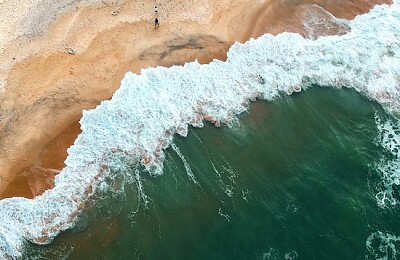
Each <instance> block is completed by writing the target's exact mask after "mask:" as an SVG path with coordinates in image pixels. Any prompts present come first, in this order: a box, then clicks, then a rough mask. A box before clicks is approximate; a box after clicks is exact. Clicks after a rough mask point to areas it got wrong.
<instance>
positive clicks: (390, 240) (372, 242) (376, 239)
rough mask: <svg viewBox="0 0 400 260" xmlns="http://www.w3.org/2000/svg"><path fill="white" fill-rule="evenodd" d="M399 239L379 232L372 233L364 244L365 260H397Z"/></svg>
mask: <svg viewBox="0 0 400 260" xmlns="http://www.w3.org/2000/svg"><path fill="white" fill-rule="evenodd" d="M399 246H400V237H398V236H395V235H393V234H389V233H384V232H381V231H378V232H375V233H372V234H371V235H370V236H369V237H368V239H367V242H366V247H367V256H366V258H365V259H397V257H399V256H400V252H398V251H397V250H398V249H399Z"/></svg>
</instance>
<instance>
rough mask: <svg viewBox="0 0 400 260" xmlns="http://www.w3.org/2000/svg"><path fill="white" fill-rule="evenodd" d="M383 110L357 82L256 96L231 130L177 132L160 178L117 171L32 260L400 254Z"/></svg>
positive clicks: (32, 250)
mask: <svg viewBox="0 0 400 260" xmlns="http://www.w3.org/2000/svg"><path fill="white" fill-rule="evenodd" d="M377 116H378V117H380V118H387V119H390V118H392V117H391V116H390V115H388V114H386V113H385V112H384V110H383V109H382V108H381V107H380V105H378V104H376V103H374V102H371V101H369V100H367V99H366V98H365V97H363V96H361V95H360V94H358V93H357V92H355V91H354V90H349V89H341V90H335V89H330V88H319V87H314V88H311V89H309V90H307V91H306V92H304V91H303V92H301V93H299V94H294V95H292V96H287V97H282V98H278V99H277V100H275V101H274V102H265V101H257V102H255V103H253V104H252V105H251V108H250V110H249V113H248V114H243V115H242V116H240V119H239V121H238V122H237V123H236V124H233V126H231V127H226V126H224V127H222V128H216V127H215V126H213V125H206V126H205V127H204V128H201V129H195V128H191V129H190V131H189V134H188V136H187V137H186V138H183V137H178V136H176V137H175V139H174V146H173V147H170V148H168V150H167V156H166V160H165V162H164V174H163V175H162V176H159V177H156V178H154V177H151V176H149V175H148V173H146V172H140V173H139V174H136V175H135V170H134V169H133V168H132V173H131V174H132V175H133V176H136V179H134V181H131V182H127V181H124V179H123V178H124V177H123V176H124V175H123V174H120V173H119V172H118V170H115V174H114V178H112V179H111V178H110V180H109V184H110V186H111V187H112V188H113V190H115V191H117V192H113V191H106V192H100V191H99V192H98V195H97V196H96V197H95V198H93V200H92V201H91V203H87V205H86V206H87V210H86V211H85V212H84V214H82V216H81V217H80V220H79V221H78V224H77V225H76V227H75V228H74V229H73V230H70V231H67V232H64V233H63V234H61V235H60V236H59V237H57V238H56V239H55V241H54V242H53V243H52V244H50V245H48V246H36V245H30V246H28V250H26V257H27V258H36V259H60V258H64V259H365V258H366V259H377V258H380V257H385V256H386V257H387V259H396V257H398V258H400V253H399V252H397V251H396V250H400V237H399V236H400V224H399V222H398V215H399V213H400V209H399V207H398V206H389V207H386V208H382V207H379V206H378V203H377V200H376V198H375V195H376V194H377V193H378V192H379V191H380V189H381V188H382V176H381V173H380V172H379V171H378V170H376V165H377V164H379V162H380V160H382V156H383V157H385V156H387V157H389V156H390V155H389V154H386V152H385V151H384V150H383V148H382V147H381V146H380V145H379V140H378V139H379V138H378V135H379V132H378V128H377V124H376V119H375V118H376V117H377ZM392 120H395V119H393V118H392ZM137 176H140V177H137ZM139 189H140V190H141V191H140V192H139V191H138V190H139ZM396 192H398V191H395V193H394V194H395V196H398V193H396ZM398 197H400V196H398Z"/></svg>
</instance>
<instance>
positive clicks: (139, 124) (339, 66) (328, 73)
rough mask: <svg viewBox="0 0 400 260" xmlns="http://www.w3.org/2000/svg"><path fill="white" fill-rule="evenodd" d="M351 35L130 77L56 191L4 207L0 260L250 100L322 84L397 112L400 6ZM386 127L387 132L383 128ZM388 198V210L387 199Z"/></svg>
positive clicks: (371, 17)
mask: <svg viewBox="0 0 400 260" xmlns="http://www.w3.org/2000/svg"><path fill="white" fill-rule="evenodd" d="M350 27H351V31H350V32H349V33H348V34H346V35H343V36H327V37H321V38H319V39H316V40H310V39H305V38H303V37H301V36H300V35H298V34H294V33H282V34H280V35H278V36H272V35H264V36H262V37H260V38H258V39H256V40H254V39H251V40H250V41H248V42H246V43H244V44H235V45H233V46H232V47H231V49H230V50H229V52H228V58H227V61H226V62H222V61H218V60H214V61H213V62H211V63H210V64H206V65H200V64H199V63H198V62H197V61H195V62H191V63H187V64H185V65H184V66H174V67H171V68H164V67H157V68H149V69H145V70H142V72H141V75H136V74H133V73H131V72H128V73H127V74H126V75H125V77H124V79H123V80H122V82H121V87H120V89H119V90H117V91H116V92H115V94H114V95H113V97H112V99H111V100H109V101H104V102H102V103H101V104H100V105H99V106H98V107H97V108H96V109H94V110H90V111H84V113H83V117H82V119H81V121H80V124H81V129H82V133H81V134H80V135H79V136H78V138H77V139H76V141H75V143H74V145H73V146H71V148H69V149H68V158H67V160H66V162H65V163H66V167H65V168H64V169H63V170H62V172H61V173H60V174H59V175H58V176H57V177H56V179H55V186H54V188H53V189H51V190H48V191H46V192H45V193H44V194H43V195H41V196H37V197H36V198H35V199H26V198H10V199H4V200H1V201H0V258H1V259H7V258H19V257H21V256H22V254H23V249H24V243H26V241H30V242H32V243H35V244H47V243H50V242H51V241H52V240H53V239H54V237H55V236H57V235H58V234H59V233H60V232H62V231H64V230H67V229H69V228H71V227H73V225H74V222H75V221H76V219H77V217H78V216H79V213H80V212H81V211H82V210H83V209H84V207H85V202H86V201H87V200H88V199H89V198H90V197H91V196H92V195H93V194H94V193H95V192H96V190H97V189H101V188H102V187H103V186H104V185H105V184H104V182H103V180H104V178H105V177H106V176H107V175H108V174H109V173H110V169H111V168H113V169H115V168H122V169H124V168H129V167H130V168H132V167H143V168H144V169H146V170H147V172H149V173H150V174H152V175H154V176H157V175H159V174H162V171H163V160H164V150H165V149H166V148H167V147H169V146H170V145H171V144H172V141H173V137H174V135H175V134H179V135H181V136H186V135H187V134H188V127H189V126H194V127H202V126H203V123H204V121H209V122H212V123H214V124H215V125H216V126H220V125H230V124H231V123H232V122H234V121H236V120H237V115H239V114H241V113H243V112H244V111H247V110H248V107H249V106H248V105H249V103H250V101H254V100H256V99H264V100H273V99H275V98H277V97H279V96H282V95H290V94H292V93H293V92H299V91H301V90H302V89H306V88H307V87H310V86H312V85H320V86H326V87H335V88H341V87H349V88H354V89H356V90H357V91H358V92H360V93H362V94H363V95H365V96H367V97H369V98H370V99H371V100H375V101H377V102H379V103H381V104H382V105H383V106H384V107H385V108H386V109H387V110H388V111H394V112H398V111H400V3H399V2H396V3H394V4H392V5H390V6H388V5H382V6H376V7H375V8H374V9H372V10H371V11H370V12H369V13H368V14H365V15H361V16H358V17H356V18H355V20H354V21H351V22H350ZM377 121H379V120H377ZM379 124H380V125H382V129H383V128H385V124H386V123H385V122H379ZM388 127H390V125H388V126H387V127H386V128H388ZM397 132H398V131H397ZM397 132H396V133H395V131H393V133H394V134H392V135H390V136H389V135H387V137H382V139H383V140H382V142H383V143H384V144H386V145H387V146H388V149H393V147H391V146H390V144H391V143H393V140H394V138H400V133H397ZM382 135H385V131H383V130H382ZM389 139H390V140H389ZM396 151H397V150H396ZM398 156H400V155H398ZM398 159H399V158H398V157H396V158H395V161H393V162H390V167H389V166H388V167H387V169H386V168H385V167H381V169H382V171H386V172H385V173H386V175H385V176H388V179H389V180H390V182H388V185H387V187H388V188H390V186H391V185H400V174H399V169H400V165H399V163H398ZM136 173H138V171H136ZM188 174H191V172H188ZM189 177H190V178H191V179H193V180H194V181H195V176H189ZM132 178H136V179H140V176H133V177H132ZM382 192H383V193H384V194H379V199H380V200H383V203H384V200H385V199H387V198H388V196H389V195H390V191H388V193H385V191H382Z"/></svg>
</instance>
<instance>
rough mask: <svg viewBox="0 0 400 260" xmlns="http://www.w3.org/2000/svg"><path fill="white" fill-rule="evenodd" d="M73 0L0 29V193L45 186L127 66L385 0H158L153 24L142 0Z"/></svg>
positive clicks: (203, 53) (191, 53)
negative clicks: (40, 17) (47, 15)
mask: <svg viewBox="0 0 400 260" xmlns="http://www.w3.org/2000/svg"><path fill="white" fill-rule="evenodd" d="M6 2H7V1H6ZM72 2H74V1H72ZM76 2H79V1H76ZM83 2H84V1H80V2H79V3H75V2H74V4H71V6H70V7H69V9H68V8H66V7H63V8H64V9H65V10H64V9H63V12H62V15H61V16H59V17H56V18H57V19H56V20H54V21H52V22H49V27H46V26H47V25H46V24H45V25H42V24H41V26H44V28H39V29H38V30H37V31H35V32H34V33H31V34H27V35H23V36H21V35H19V36H18V37H16V38H15V39H14V38H12V37H11V38H7V39H12V41H10V42H4V41H3V42H1V39H2V38H0V43H1V45H0V47H2V48H0V60H1V61H2V65H1V67H0V79H1V80H0V83H1V82H4V84H3V86H0V89H2V90H0V144H1V145H0V198H5V197H12V196H25V197H29V198H32V197H34V196H36V195H39V194H41V193H43V191H44V190H46V189H48V188H51V187H52V185H53V181H54V176H55V175H56V174H57V173H58V171H59V170H61V169H62V167H63V166H64V163H63V162H64V160H65V158H66V156H67V153H66V150H67V148H68V147H69V146H70V145H71V144H72V143H73V141H74V140H75V138H76V136H77V135H78V134H79V132H80V128H79V123H78V121H79V119H80V117H81V114H82V110H84V109H91V108H94V107H95V106H96V105H97V104H99V103H100V102H101V100H106V99H110V98H111V96H112V94H113V93H114V91H115V90H116V89H117V88H118V87H119V84H120V81H121V79H122V78H123V76H124V74H125V73H126V72H127V71H133V72H136V73H140V70H141V69H142V68H146V67H148V66H153V67H154V66H158V65H160V66H171V65H179V64H183V63H185V62H188V61H192V60H194V59H198V60H199V61H200V62H201V63H208V62H210V61H212V59H214V58H217V59H220V60H225V59H226V52H227V50H228V49H229V46H230V45H231V44H232V43H234V42H235V41H242V42H244V41H246V40H247V39H249V38H250V37H258V36H260V35H262V34H263V33H266V32H269V33H273V34H278V33H280V32H283V31H292V32H298V33H300V34H302V35H303V36H305V37H311V38H316V37H318V36H320V35H330V34H343V33H345V32H346V31H347V30H348V27H346V25H345V24H343V23H341V21H340V20H337V19H336V18H335V17H333V16H332V15H331V14H330V13H332V14H333V15H335V16H336V17H337V18H345V19H352V18H354V16H355V15H357V14H360V13H364V12H367V11H368V10H369V9H370V8H371V7H372V6H373V5H375V4H379V3H390V1H387V0H376V1H370V2H368V3H367V1H361V0H359V1H350V0H342V1H333V0H325V1H322V0H315V1H312V0H308V1H296V0H293V1H291V0H275V1H273V0H271V1H267V0H236V1H234V0H224V1H211V0H198V1H191V4H188V3H186V1H180V0H172V1H169V2H168V3H167V2H165V3H164V2H161V5H160V8H159V15H160V21H161V26H160V28H159V29H157V30H154V28H153V20H152V19H153V16H152V15H153V13H152V11H153V9H152V8H153V6H152V1H137V2H135V3H130V2H124V1H120V4H115V3H114V4H111V3H109V4H108V3H107V2H106V1H104V3H100V4H99V3H94V2H96V1H92V2H93V3H92V4H91V3H88V4H85V5H84V4H82V3H83ZM313 3H315V4H317V5H318V6H317V5H313ZM0 8H2V6H1V3H0ZM57 8H58V7H57ZM57 10H58V9H57ZM115 11H117V15H112V13H113V12H115ZM60 12H61V11H60ZM329 12H330V13H329ZM114 14H115V13H114ZM21 15H22V14H21ZM25 16H26V15H25ZM25 19H29V16H27V17H25ZM22 20H23V19H22ZM50 20H51V19H50ZM305 25H308V27H307V26H305ZM39 27H40V26H39ZM309 27H312V28H309ZM28 29H29V28H28ZM28 29H27V30H28ZM29 30H33V29H29ZM3 38H4V37H3ZM65 45H68V46H70V47H72V48H73V49H74V50H75V51H76V54H75V55H71V54H68V53H67V52H66V49H65V48H64V47H65ZM2 87H3V88H2ZM138 95H140V93H138Z"/></svg>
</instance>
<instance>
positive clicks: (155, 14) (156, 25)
mask: <svg viewBox="0 0 400 260" xmlns="http://www.w3.org/2000/svg"><path fill="white" fill-rule="evenodd" d="M154 17H155V19H154V29H157V27H160V21H159V20H158V7H157V5H156V6H154Z"/></svg>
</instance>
